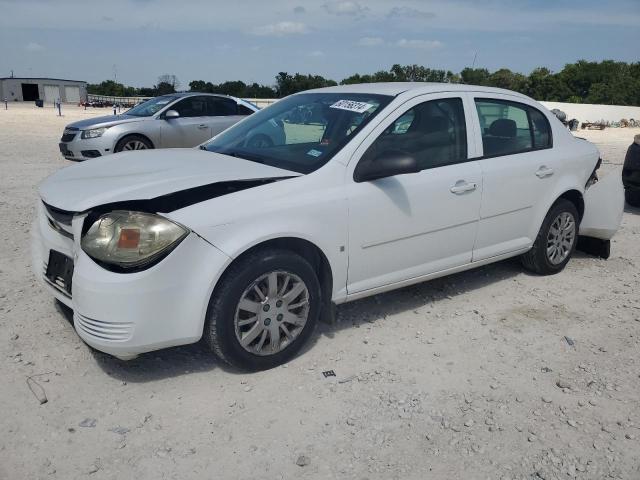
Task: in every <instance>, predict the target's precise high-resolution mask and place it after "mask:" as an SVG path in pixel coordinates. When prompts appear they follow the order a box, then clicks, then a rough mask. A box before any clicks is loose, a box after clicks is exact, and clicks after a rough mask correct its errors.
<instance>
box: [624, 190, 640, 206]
mask: <svg viewBox="0 0 640 480" xmlns="http://www.w3.org/2000/svg"><path fill="white" fill-rule="evenodd" d="M624 198H625V200H626V201H627V203H628V204H629V205H631V206H632V207H640V192H633V191H631V190H625V191H624Z"/></svg>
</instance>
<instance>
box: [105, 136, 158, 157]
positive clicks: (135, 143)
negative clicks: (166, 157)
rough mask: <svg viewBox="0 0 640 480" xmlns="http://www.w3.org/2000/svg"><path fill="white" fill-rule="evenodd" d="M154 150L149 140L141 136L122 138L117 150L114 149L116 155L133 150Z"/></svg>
mask: <svg viewBox="0 0 640 480" xmlns="http://www.w3.org/2000/svg"><path fill="white" fill-rule="evenodd" d="M151 148H153V145H152V144H151V142H150V141H149V140H147V139H146V138H144V137H142V136H140V135H127V136H126V137H124V138H121V139H120V141H119V142H118V143H117V144H116V148H114V149H113V152H114V153H118V152H128V151H131V150H149V149H151Z"/></svg>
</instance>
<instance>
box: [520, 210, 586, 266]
mask: <svg viewBox="0 0 640 480" xmlns="http://www.w3.org/2000/svg"><path fill="white" fill-rule="evenodd" d="M579 224H580V222H579V215H578V210H577V209H576V207H575V205H574V204H573V203H571V202H570V201H568V200H565V199H564V198H561V199H559V200H558V201H557V202H556V203H554V204H553V206H552V207H551V209H550V210H549V212H548V213H547V216H546V217H545V219H544V221H543V222H542V226H541V227H540V232H538V236H537V237H536V240H535V242H534V243H533V247H531V250H529V251H528V252H527V253H525V254H524V255H522V257H521V260H522V264H523V265H524V267H525V268H526V269H527V270H530V271H532V272H534V273H537V274H539V275H553V274H556V273H559V272H561V271H562V270H563V269H564V267H565V266H566V265H567V263H569V260H570V259H571V256H572V255H573V252H574V251H575V249H576V244H577V242H578V226H579Z"/></svg>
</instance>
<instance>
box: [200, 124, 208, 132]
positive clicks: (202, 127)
mask: <svg viewBox="0 0 640 480" xmlns="http://www.w3.org/2000/svg"><path fill="white" fill-rule="evenodd" d="M198 128H199V129H201V130H203V129H205V128H209V125H205V124H204V123H201V124H200V125H198Z"/></svg>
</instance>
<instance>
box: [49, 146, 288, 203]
mask: <svg viewBox="0 0 640 480" xmlns="http://www.w3.org/2000/svg"><path fill="white" fill-rule="evenodd" d="M299 175H300V174H299V173H296V172H292V171H291V170H283V169H280V168H276V167H271V166H268V165H263V164H260V163H256V162H251V161H249V160H243V159H240V158H236V157H230V156H228V155H222V154H219V153H212V152H207V151H204V150H199V149H193V148H179V149H178V148H173V149H164V150H142V151H136V152H122V153H118V154H115V155H108V156H105V157H101V158H96V159H92V160H88V161H85V162H83V163H78V164H75V165H72V166H70V167H66V168H63V169H61V170H58V171H57V172H56V173H54V174H53V175H51V176H50V177H49V178H47V179H46V180H45V181H44V182H42V184H41V185H40V188H39V193H40V197H41V198H42V200H43V201H44V202H45V203H46V204H48V205H50V206H52V207H55V208H58V209H61V210H66V211H69V212H83V211H86V210H89V209H91V208H93V207H97V206H100V205H105V204H110V203H115V202H126V201H132V200H153V199H157V198H158V197H163V196H166V195H169V194H173V193H176V192H185V191H186V192H188V191H189V190H190V189H193V190H196V189H197V187H203V188H205V187H204V186H206V185H214V184H219V183H222V182H224V184H225V185H227V186H228V185H229V182H231V183H233V182H238V183H240V182H244V183H245V185H246V184H247V181H249V180H268V179H276V178H283V177H294V176H299ZM203 188H200V189H198V190H197V191H198V192H200V193H199V194H202V190H203ZM228 191H229V192H230V191H233V189H228ZM158 211H163V210H158Z"/></svg>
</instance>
